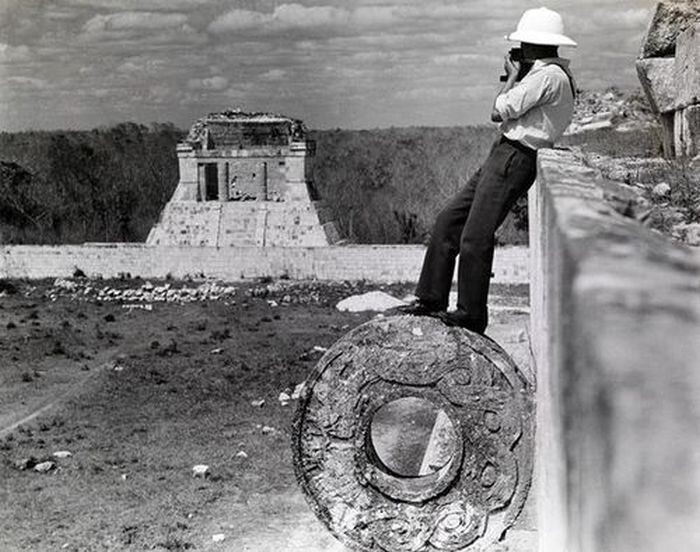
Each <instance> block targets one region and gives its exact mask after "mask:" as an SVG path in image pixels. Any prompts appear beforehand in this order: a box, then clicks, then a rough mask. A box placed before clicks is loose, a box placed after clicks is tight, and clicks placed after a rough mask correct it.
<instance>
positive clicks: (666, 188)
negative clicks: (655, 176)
mask: <svg viewBox="0 0 700 552" xmlns="http://www.w3.org/2000/svg"><path fill="white" fill-rule="evenodd" d="M651 193H652V194H654V196H656V197H665V196H667V195H668V194H669V193H671V186H670V184H668V183H667V182H659V183H658V184H657V185H656V186H654V187H653V188H652V190H651Z"/></svg>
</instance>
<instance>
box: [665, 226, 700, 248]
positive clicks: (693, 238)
mask: <svg viewBox="0 0 700 552" xmlns="http://www.w3.org/2000/svg"><path fill="white" fill-rule="evenodd" d="M671 235H672V236H673V237H674V238H676V239H679V240H681V241H683V242H684V243H686V244H687V245H692V246H695V247H697V246H700V223H698V222H692V223H680V224H676V225H674V226H673V227H672V228H671Z"/></svg>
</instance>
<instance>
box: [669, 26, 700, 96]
mask: <svg viewBox="0 0 700 552" xmlns="http://www.w3.org/2000/svg"><path fill="white" fill-rule="evenodd" d="M673 86H674V88H675V101H674V107H675V108H676V109H683V108H686V107H688V106H691V105H696V104H700V23H696V24H695V25H693V26H691V27H689V28H688V29H686V30H685V31H683V32H682V33H681V34H680V35H678V40H677V42H676V58H675V62H674V66H673Z"/></svg>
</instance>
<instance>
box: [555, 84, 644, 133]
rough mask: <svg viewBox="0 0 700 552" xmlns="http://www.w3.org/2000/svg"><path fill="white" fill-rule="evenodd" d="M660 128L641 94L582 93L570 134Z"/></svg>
mask: <svg viewBox="0 0 700 552" xmlns="http://www.w3.org/2000/svg"><path fill="white" fill-rule="evenodd" d="M655 124H656V118H655V116H654V114H653V113H652V111H651V108H650V107H649V103H648V102H647V100H646V99H645V98H644V96H643V94H642V92H641V91H637V92H623V91H621V90H619V89H617V88H614V87H612V88H609V89H607V90H603V91H590V90H588V91H581V92H580V93H579V94H578V96H577V98H576V106H575V111H574V119H573V122H572V123H571V125H570V126H569V128H568V129H567V132H566V134H578V133H580V132H586V131H589V130H599V129H604V128H614V129H615V130H618V131H621V132H623V131H631V130H637V129H639V128H645V127H648V126H653V125H655Z"/></svg>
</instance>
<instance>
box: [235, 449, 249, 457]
mask: <svg viewBox="0 0 700 552" xmlns="http://www.w3.org/2000/svg"><path fill="white" fill-rule="evenodd" d="M236 458H248V455H247V454H246V453H245V452H244V451H242V450H239V451H238V452H237V453H236Z"/></svg>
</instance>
